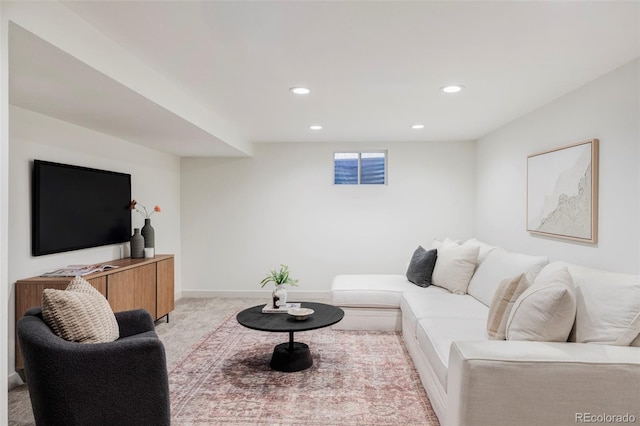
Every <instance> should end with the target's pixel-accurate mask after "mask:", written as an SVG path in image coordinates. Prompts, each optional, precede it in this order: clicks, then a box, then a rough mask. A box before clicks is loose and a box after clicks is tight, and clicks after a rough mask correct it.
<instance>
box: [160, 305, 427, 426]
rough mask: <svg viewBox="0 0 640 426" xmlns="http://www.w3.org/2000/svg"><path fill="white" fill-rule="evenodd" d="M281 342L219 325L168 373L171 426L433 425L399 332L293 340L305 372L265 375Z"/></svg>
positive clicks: (283, 336)
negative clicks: (304, 351)
mask: <svg viewBox="0 0 640 426" xmlns="http://www.w3.org/2000/svg"><path fill="white" fill-rule="evenodd" d="M287 339H288V334H287V333H267V332H261V331H255V330H249V329H247V328H244V327H242V326H241V325H239V324H238V323H237V322H236V320H235V315H233V316H231V317H229V318H228V319H226V320H225V321H224V322H223V323H222V324H221V325H220V326H219V327H217V328H216V329H214V330H212V331H211V332H209V333H208V334H206V335H205V336H204V337H203V338H202V339H201V340H200V341H199V342H198V343H197V344H196V345H194V346H193V347H192V348H191V349H190V350H189V351H188V352H187V353H186V354H185V355H184V357H183V358H182V359H181V360H179V361H178V362H177V363H176V364H175V366H174V367H173V368H172V370H171V371H170V373H169V386H170V389H171V417H172V424H175V425H179V426H183V425H184V426H188V425H269V426H278V425H282V426H285V425H287V426H289V425H296V426H297V425H309V426H332V425H336V426H337V425H340V426H356V425H368V426H375V425H399V424H401V425H407V426H409V425H428V426H432V425H433V426H435V425H439V423H438V419H437V417H436V415H435V414H434V412H433V409H432V408H431V404H430V403H429V399H428V398H427V395H426V393H425V391H424V388H423V387H422V384H421V383H420V379H419V377H418V374H417V372H416V370H415V367H414V366H413V364H412V362H411V358H410V357H409V355H408V354H407V351H406V349H405V347H404V344H403V342H402V336H401V335H400V334H399V333H387V332H371V331H334V330H332V329H330V328H325V329H320V330H313V331H307V332H302V333H296V334H295V340H296V341H299V342H304V343H307V344H308V345H309V347H310V348H311V354H312V356H313V362H314V364H313V366H312V367H311V368H309V369H308V370H305V371H301V372H297V373H282V372H278V371H273V370H271V369H270V368H269V360H270V358H271V353H272V351H273V347H274V346H275V345H276V344H278V343H283V342H285V341H287Z"/></svg>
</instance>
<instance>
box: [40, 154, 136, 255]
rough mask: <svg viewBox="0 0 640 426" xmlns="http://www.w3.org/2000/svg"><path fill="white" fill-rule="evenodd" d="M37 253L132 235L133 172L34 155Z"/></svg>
mask: <svg viewBox="0 0 640 426" xmlns="http://www.w3.org/2000/svg"><path fill="white" fill-rule="evenodd" d="M32 184H33V190H32V220H31V237H32V244H31V252H32V254H33V255H34V256H41V255H44V254H51V253H60V252H64V251H71V250H78V249H83V248H89V247H97V246H104V245H108V244H118V243H123V242H125V241H129V238H130V237H131V210H129V204H130V202H131V175H129V174H125V173H118V172H112V171H107V170H98V169H90V168H87V167H79V166H72V165H69V164H59V163H52V162H49V161H41V160H34V162H33V181H32Z"/></svg>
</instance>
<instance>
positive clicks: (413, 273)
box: [407, 246, 438, 287]
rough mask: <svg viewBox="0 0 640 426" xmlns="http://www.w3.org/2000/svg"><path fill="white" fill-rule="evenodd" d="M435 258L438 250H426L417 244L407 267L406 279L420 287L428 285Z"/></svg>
mask: <svg viewBox="0 0 640 426" xmlns="http://www.w3.org/2000/svg"><path fill="white" fill-rule="evenodd" d="M437 258H438V251H437V250H436V249H431V250H428V251H427V250H425V249H424V248H422V246H418V248H417V249H416V251H414V252H413V256H411V262H410V263H409V268H408V269H407V279H408V280H409V281H411V282H412V283H414V284H415V285H418V286H420V287H429V286H430V285H431V275H433V268H434V267H435V266H436V259H437Z"/></svg>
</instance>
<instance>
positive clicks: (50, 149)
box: [8, 106, 181, 377]
mask: <svg viewBox="0 0 640 426" xmlns="http://www.w3.org/2000/svg"><path fill="white" fill-rule="evenodd" d="M9 122H10V130H9V132H10V133H9V139H10V148H9V149H10V152H9V157H10V167H9V173H10V174H9V181H10V185H9V229H10V231H9V247H11V250H10V252H9V265H10V267H9V271H8V280H9V288H10V293H9V311H10V312H9V339H8V340H9V373H10V374H11V373H13V371H14V365H15V357H14V320H13V318H14V300H15V292H14V288H15V282H16V280H18V279H21V278H28V277H32V276H36V275H39V274H41V273H43V272H45V271H47V270H50V269H54V268H57V267H62V266H66V265H68V264H78V263H96V262H103V261H107V260H112V259H117V258H120V257H122V256H123V254H124V255H126V254H127V253H128V244H121V245H111V246H104V247H96V248H92V249H86V250H76V251H71V252H66V253H58V254H52V255H46V256H38V257H33V256H31V213H30V212H31V210H30V205H31V202H30V197H31V195H30V194H31V190H30V188H31V186H30V185H31V166H32V163H31V162H32V161H33V160H34V159H40V160H48V161H54V162H60V163H66V164H74V165H81V166H85V167H93V168H99V169H106V170H113V171H117V172H123V173H129V174H131V181H132V182H131V183H132V185H131V186H132V188H131V191H132V196H133V198H135V199H136V200H138V201H139V202H141V203H143V204H145V205H146V206H147V207H149V206H151V207H153V205H155V204H158V205H160V206H161V207H162V213H159V214H155V215H154V216H153V219H152V224H153V227H154V229H155V232H156V252H157V253H174V254H176V291H180V288H181V281H180V259H181V258H180V208H181V207H180V160H179V158H178V157H176V156H173V155H169V154H164V153H161V152H158V151H154V150H151V149H147V148H144V147H142V146H139V145H135V144H132V143H130V142H127V141H123V140H120V139H116V138H113V137H111V136H108V135H105V134H102V133H97V132H94V131H91V130H88V129H86V128H83V127H78V126H75V125H73V124H69V123H66V122H63V121H60V120H57V119H54V118H51V117H47V116H44V115H41V114H37V113H34V112H31V111H27V110H24V109H21V108H18V107H15V106H11V107H10V110H9ZM69 202H76V201H75V200H69ZM78 208H83V206H82V202H81V201H80V202H79V203H78ZM132 218H133V227H142V225H143V224H144V219H143V218H142V216H141V215H139V214H137V213H132ZM14 377H15V376H14Z"/></svg>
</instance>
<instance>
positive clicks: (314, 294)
mask: <svg viewBox="0 0 640 426" xmlns="http://www.w3.org/2000/svg"><path fill="white" fill-rule="evenodd" d="M270 294H271V292H269V291H264V290H262V291H260V290H247V291H224V290H183V291H181V292H180V293H179V296H178V294H176V300H178V299H182V298H187V297H193V298H211V297H222V298H227V299H229V298H235V297H238V298H245V299H250V298H265V299H268V298H269V297H270V296H269V295H270ZM287 299H289V300H305V299H328V300H330V299H331V292H330V291H287Z"/></svg>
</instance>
